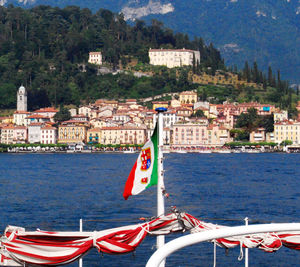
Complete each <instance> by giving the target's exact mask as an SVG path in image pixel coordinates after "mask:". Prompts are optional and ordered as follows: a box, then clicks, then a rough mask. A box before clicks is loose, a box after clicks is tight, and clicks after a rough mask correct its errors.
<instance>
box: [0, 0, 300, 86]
mask: <svg viewBox="0 0 300 267" xmlns="http://www.w3.org/2000/svg"><path fill="white" fill-rule="evenodd" d="M1 2H2V4H4V3H5V4H6V5H7V4H9V3H14V4H18V5H25V6H28V7H31V6H33V5H38V4H49V5H53V6H56V5H59V6H60V7H63V6H66V5H78V6H81V7H88V8H91V9H92V10H98V9H99V8H108V9H110V10H112V11H114V12H120V11H122V12H123V13H124V14H125V17H126V18H128V19H129V18H131V19H133V18H140V19H144V20H146V21H150V20H151V19H153V18H155V19H158V20H160V21H162V22H163V23H164V24H165V25H166V26H167V27H169V28H171V29H173V30H174V31H175V32H177V31H179V32H186V33H188V34H189V36H191V37H194V36H201V37H202V38H203V39H204V40H206V42H207V43H209V42H213V43H214V44H215V46H216V47H217V48H218V49H220V51H221V53H222V56H223V57H224V58H225V62H226V64H227V65H237V66H238V67H239V68H242V67H243V65H244V62H245V60H247V61H248V62H250V63H252V62H254V61H256V62H257V63H258V65H259V67H260V68H261V69H263V70H265V71H266V70H267V68H268V66H269V65H270V66H272V68H273V69H274V70H278V69H280V70H281V73H282V77H283V78H284V79H288V80H290V81H292V82H297V83H298V84H300V76H299V72H300V3H299V1H298V0H252V1H249V0H211V1H207V0H190V1H188V4H187V2H186V1H181V0H173V1H170V0H163V1H156V0H151V1H148V0H140V1H129V0H118V1H116V0H111V1H106V0H103V1H99V0H98V1H96V0H84V1H83V0H63V1H59V3H58V2H57V1H55V0H2V1H0V3H1ZM187 14H188V16H187Z"/></svg>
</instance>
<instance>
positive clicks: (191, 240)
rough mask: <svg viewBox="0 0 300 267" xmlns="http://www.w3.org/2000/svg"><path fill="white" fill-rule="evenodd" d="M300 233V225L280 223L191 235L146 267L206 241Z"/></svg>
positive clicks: (160, 252)
mask: <svg viewBox="0 0 300 267" xmlns="http://www.w3.org/2000/svg"><path fill="white" fill-rule="evenodd" d="M282 231H300V223H279V224H256V225H246V226H235V227H226V228H223V229H215V230H208V231H205V232H200V233H195V234H189V235H186V236H182V237H179V238H176V239H174V240H172V241H170V242H168V243H167V244H165V245H164V246H163V247H161V248H160V249H158V250H157V251H156V252H154V253H153V254H152V256H151V257H150V259H149V260H148V262H147V264H146V267H158V266H159V264H160V263H161V262H163V261H164V260H165V259H166V258H167V257H168V256H169V255H171V254H172V253H173V252H175V251H177V250H179V249H181V248H184V247H187V246H190V245H194V244H197V243H200V242H204V241H211V240H214V239H218V238H226V237H231V236H239V235H249V234H258V233H268V232H282Z"/></svg>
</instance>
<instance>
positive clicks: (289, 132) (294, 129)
mask: <svg viewBox="0 0 300 267" xmlns="http://www.w3.org/2000/svg"><path fill="white" fill-rule="evenodd" d="M274 138H275V143H277V144H280V143H281V142H282V141H286V140H290V141H292V142H293V144H294V145H298V144H300V122H299V121H281V122H277V123H274Z"/></svg>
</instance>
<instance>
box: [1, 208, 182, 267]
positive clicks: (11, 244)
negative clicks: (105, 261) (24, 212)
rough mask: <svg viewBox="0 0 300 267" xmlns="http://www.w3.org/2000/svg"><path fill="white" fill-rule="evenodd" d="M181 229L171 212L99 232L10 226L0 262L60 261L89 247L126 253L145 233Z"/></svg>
mask: <svg viewBox="0 0 300 267" xmlns="http://www.w3.org/2000/svg"><path fill="white" fill-rule="evenodd" d="M181 230H182V227H181V226H180V225H179V223H178V220H177V218H176V216H175V215H174V214H170V215H167V216H162V217H160V218H157V219H154V220H152V221H150V222H146V223H142V224H137V225H131V226H124V227H119V228H114V229H109V230H104V231H99V232H44V231H34V232H26V231H25V229H24V228H20V227H13V226H9V227H7V228H6V230H5V234H4V236H3V237H1V239H0V247H1V249H0V255H1V256H0V260H1V261H0V264H1V265H3V266H18V265H20V266H23V265H24V263H27V264H37V265H49V266H51V265H52V266H57V265H63V264H67V263H70V262H72V261H75V260H77V259H78V258H80V257H81V256H82V255H83V254H84V253H86V252H87V251H88V250H89V249H91V248H92V247H96V248H97V249H98V250H99V252H103V253H109V254H121V253H128V252H131V251H134V250H135V249H136V247H137V246H138V245H139V244H140V243H141V242H142V241H143V239H144V238H145V237H146V235H147V234H148V233H149V234H152V235H158V234H169V233H171V232H175V231H181Z"/></svg>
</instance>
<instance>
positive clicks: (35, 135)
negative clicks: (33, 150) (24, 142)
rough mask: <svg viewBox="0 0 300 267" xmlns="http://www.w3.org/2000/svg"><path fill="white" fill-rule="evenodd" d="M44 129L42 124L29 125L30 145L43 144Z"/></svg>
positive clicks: (33, 123) (32, 123)
mask: <svg viewBox="0 0 300 267" xmlns="http://www.w3.org/2000/svg"><path fill="white" fill-rule="evenodd" d="M42 127H44V123H42V122H31V123H30V124H29V125H28V143H30V144H37V143H41V129H42Z"/></svg>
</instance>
